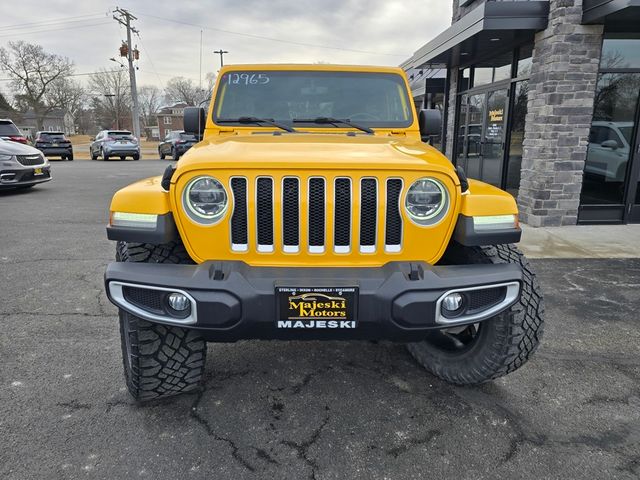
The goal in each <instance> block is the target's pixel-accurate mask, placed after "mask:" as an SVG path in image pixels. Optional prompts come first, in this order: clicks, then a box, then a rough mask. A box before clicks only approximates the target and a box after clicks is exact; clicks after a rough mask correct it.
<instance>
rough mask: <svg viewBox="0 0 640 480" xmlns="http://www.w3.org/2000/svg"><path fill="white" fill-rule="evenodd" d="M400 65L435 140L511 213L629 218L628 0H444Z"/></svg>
mask: <svg viewBox="0 0 640 480" xmlns="http://www.w3.org/2000/svg"><path fill="white" fill-rule="evenodd" d="M583 2H584V3H583ZM402 66H403V67H404V68H405V70H406V71H407V73H408V75H409V78H410V82H411V86H412V92H413V94H414V101H415V102H416V104H417V106H419V107H425V108H427V107H430V108H433V107H436V108H441V109H442V111H443V119H444V120H443V121H444V128H443V135H442V138H440V139H436V140H435V143H436V144H437V145H439V146H440V148H441V149H442V150H443V151H444V152H445V153H446V155H447V156H448V157H449V158H451V159H452V161H453V162H454V163H455V164H457V165H460V166H462V167H464V169H465V171H466V172H467V174H468V176H469V177H471V178H477V179H480V180H483V181H486V182H488V183H491V184H493V185H496V186H498V187H501V188H503V189H505V190H507V191H509V192H510V193H511V194H512V195H514V197H516V199H517V202H518V206H519V209H520V216H521V220H522V221H523V222H525V223H527V224H530V225H532V226H560V225H574V224H576V223H638V222H640V185H639V180H640V153H639V148H640V134H639V132H638V125H639V123H640V122H639V120H640V106H639V98H640V0H550V1H497V0H486V1H482V0H454V5H453V22H452V25H451V27H450V28H449V29H447V30H446V31H445V32H443V33H442V34H440V35H438V36H437V37H436V38H434V39H433V40H432V41H430V42H429V43H427V44H425V45H424V46H422V47H421V48H420V49H419V50H417V51H416V52H415V54H414V55H413V56H412V58H410V59H409V60H407V61H406V62H404V63H403V65H402ZM437 72H440V73H437ZM442 72H444V75H443V74H442ZM443 76H444V80H440V79H439V78H441V77H443Z"/></svg>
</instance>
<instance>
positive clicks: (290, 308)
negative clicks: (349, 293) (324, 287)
mask: <svg viewBox="0 0 640 480" xmlns="http://www.w3.org/2000/svg"><path fill="white" fill-rule="evenodd" d="M287 303H288V305H287V314H286V318H287V320H283V319H280V320H278V328H355V327H356V322H355V321H353V320H348V311H347V299H346V298H344V297H342V296H336V295H327V294H324V293H319V292H309V293H302V294H300V295H295V294H294V295H290V296H289V298H288V300H287Z"/></svg>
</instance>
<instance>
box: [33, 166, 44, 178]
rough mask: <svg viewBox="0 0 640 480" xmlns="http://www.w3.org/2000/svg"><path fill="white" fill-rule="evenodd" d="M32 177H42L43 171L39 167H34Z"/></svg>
mask: <svg viewBox="0 0 640 480" xmlns="http://www.w3.org/2000/svg"><path fill="white" fill-rule="evenodd" d="M33 175H34V176H40V175H44V171H43V170H42V168H41V167H36V168H34V169H33Z"/></svg>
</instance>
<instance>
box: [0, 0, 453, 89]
mask: <svg viewBox="0 0 640 480" xmlns="http://www.w3.org/2000/svg"><path fill="white" fill-rule="evenodd" d="M2 3H3V5H2V7H0V11H1V12H2V15H1V20H0V45H1V46H4V45H6V43H7V42H9V41H12V40H25V41H28V42H33V43H39V44H41V45H42V46H43V47H44V48H45V50H47V51H49V52H54V53H58V54H60V55H64V56H67V57H69V58H70V59H71V60H73V61H74V63H75V66H76V67H75V71H76V73H87V72H94V71H95V70H96V69H98V68H120V67H119V66H118V65H117V64H115V63H113V62H111V61H109V58H110V57H114V56H116V55H117V49H118V47H119V45H120V41H121V40H123V39H124V38H125V37H126V34H125V30H124V28H122V27H120V26H119V25H118V23H117V22H116V21H115V20H113V19H112V15H111V13H110V11H111V10H112V9H113V8H115V6H116V4H114V3H110V2H109V1H106V0H40V1H37V0H21V1H18V2H10V3H8V2H6V1H4V2H2ZM117 5H119V6H120V7H123V8H127V9H129V10H130V11H131V12H132V13H133V14H134V15H136V16H137V17H138V20H137V21H135V22H134V25H135V26H136V27H137V29H138V30H140V39H138V38H135V37H134V42H133V43H137V44H138V48H139V50H140V55H141V58H140V61H139V71H138V85H145V84H155V85H158V86H160V87H162V86H163V85H164V83H165V82H166V81H167V80H168V79H169V78H171V77H173V76H178V75H181V76H184V77H187V78H191V79H192V80H193V81H194V82H196V83H197V82H198V81H199V61H200V32H201V30H202V45H203V55H202V58H203V67H202V77H203V79H204V75H205V74H206V72H210V71H216V70H217V69H218V68H219V58H218V56H216V55H214V54H213V51H214V50H218V49H219V48H222V49H224V50H228V51H229V54H227V55H225V63H252V62H254V63H261V62H267V63H283V62H293V63H314V62H328V63H348V64H380V65H398V64H399V63H401V62H402V61H403V60H405V59H407V58H408V57H410V56H411V54H412V53H413V52H414V51H415V50H417V49H418V48H419V47H420V46H421V45H423V44H424V43H425V42H427V41H429V40H430V39H431V38H433V37H434V36H435V35H436V34H438V33H440V32H441V31H442V30H444V29H445V28H447V26H448V25H449V24H450V21H451V1H450V0H235V1H228V0H227V1H221V0H217V1H213V0H182V1H175V0H126V1H122V2H120V3H118V4H117ZM0 78H2V79H4V78H6V74H5V73H2V72H0ZM77 78H78V79H84V78H86V77H82V76H79V77H77ZM7 90H8V83H7V82H5V81H1V82H0V91H7Z"/></svg>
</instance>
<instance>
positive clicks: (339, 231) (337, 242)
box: [333, 177, 351, 253]
mask: <svg viewBox="0 0 640 480" xmlns="http://www.w3.org/2000/svg"><path fill="white" fill-rule="evenodd" d="M333 237H334V238H333V245H334V250H335V252H336V253H348V252H349V249H350V246H351V179H350V178H346V177H339V178H336V180H335V192H334V235H333Z"/></svg>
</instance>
